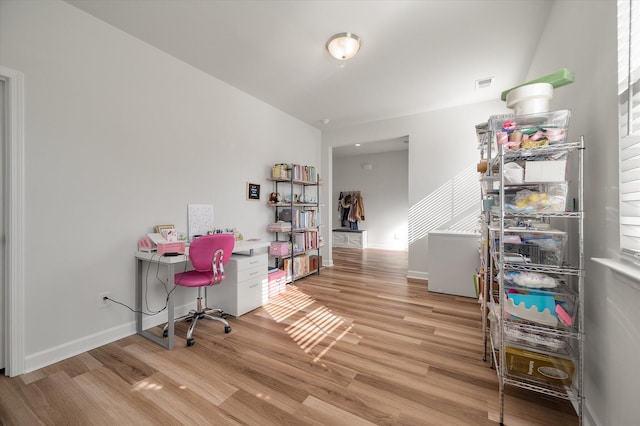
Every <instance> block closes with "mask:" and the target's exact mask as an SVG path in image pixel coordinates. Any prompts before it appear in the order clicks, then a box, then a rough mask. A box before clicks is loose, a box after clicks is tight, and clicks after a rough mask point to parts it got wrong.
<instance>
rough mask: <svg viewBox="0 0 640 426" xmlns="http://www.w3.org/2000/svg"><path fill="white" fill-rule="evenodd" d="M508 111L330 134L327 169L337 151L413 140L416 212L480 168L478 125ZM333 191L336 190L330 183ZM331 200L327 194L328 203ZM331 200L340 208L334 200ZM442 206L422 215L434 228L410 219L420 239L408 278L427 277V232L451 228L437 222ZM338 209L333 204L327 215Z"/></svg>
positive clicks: (465, 110)
mask: <svg viewBox="0 0 640 426" xmlns="http://www.w3.org/2000/svg"><path fill="white" fill-rule="evenodd" d="M506 112H508V111H507V110H506V109H505V105H504V102H501V101H499V100H498V101H489V102H482V103H478V104H474V105H465V106H461V107H457V108H450V109H446V110H439V111H432V112H427V113H423V114H416V115H412V116H406V117H401V118H396V119H390V120H382V121H377V122H373V123H367V124H363V125H359V126H352V127H347V128H342V129H336V130H333V131H325V132H323V134H322V144H323V150H322V167H323V169H324V170H327V169H328V168H329V167H330V166H331V161H332V159H331V156H330V152H331V149H332V148H333V147H339V146H344V145H348V144H353V143H358V142H368V141H375V140H382V139H391V138H398V137H402V136H406V135H409V163H408V164H409V204H408V206H409V209H412V208H415V207H416V206H420V205H421V204H422V203H425V201H429V200H431V199H432V198H433V197H434V194H436V193H437V192H438V190H439V189H441V188H442V187H443V186H446V185H448V184H450V183H451V181H452V180H453V179H454V177H456V176H457V175H459V174H460V173H464V172H465V171H469V169H470V168H473V169H475V165H476V163H477V162H478V156H479V153H478V151H477V149H476V147H477V137H476V134H475V125H476V124H478V123H481V122H484V121H486V120H487V118H488V117H489V116H490V115H493V114H502V113H506ZM396 172H398V170H396ZM328 186H329V188H331V184H329V185H328ZM478 193H479V192H478ZM327 196H328V194H325V195H324V198H323V199H325V200H326V199H327ZM330 201H332V202H333V203H335V201H333V197H331V200H330ZM439 207H440V206H439V205H438V204H437V203H436V204H432V205H430V207H429V208H427V209H424V210H421V215H422V217H421V218H420V220H425V221H427V222H429V223H427V224H420V226H419V227H416V226H414V227H413V228H412V226H413V224H412V218H411V217H409V221H408V222H409V223H408V225H409V228H410V234H411V233H412V232H411V229H413V230H414V233H415V234H416V235H414V238H412V236H411V235H410V237H409V271H408V275H409V277H412V278H420V279H427V278H428V270H427V256H428V244H427V235H426V232H427V231H428V230H430V229H429V227H432V228H431V229H438V228H439V226H440V225H444V224H448V223H451V220H450V219H448V218H446V217H445V218H443V219H442V220H439V219H438V216H439V215H440V212H439ZM478 208H479V200H478ZM334 210H335V209H334V207H333V205H331V206H330V208H328V209H326V210H325V212H326V211H330V212H333V211H334ZM329 219H335V218H334V217H331V218H329V217H323V221H324V222H323V223H329ZM334 227H335V226H334ZM323 255H324V256H325V257H326V258H329V259H330V258H331V252H330V247H325V248H324V254H323Z"/></svg>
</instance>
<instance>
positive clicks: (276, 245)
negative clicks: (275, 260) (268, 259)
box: [269, 241, 291, 256]
mask: <svg viewBox="0 0 640 426" xmlns="http://www.w3.org/2000/svg"><path fill="white" fill-rule="evenodd" d="M269 254H271V255H272V256H287V255H289V254H291V253H290V252H289V243H288V242H285V241H272V242H271V247H269Z"/></svg>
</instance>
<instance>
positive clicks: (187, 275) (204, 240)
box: [162, 234, 234, 346]
mask: <svg viewBox="0 0 640 426" xmlns="http://www.w3.org/2000/svg"><path fill="white" fill-rule="evenodd" d="M233 245H234V237H233V235H232V234H214V235H205V236H203V237H200V238H197V239H195V240H193V242H192V243H191V245H190V246H189V260H191V264H192V265H193V270H192V271H187V272H183V273H180V274H176V275H175V283H176V285H180V286H183V287H198V300H197V306H196V309H195V310H191V311H189V313H188V314H187V315H185V316H183V317H180V318H176V320H175V321H174V322H179V321H191V325H190V326H189V330H188V331H187V346H192V345H193V344H194V343H195V340H194V339H193V337H191V336H192V334H193V329H194V328H195V326H196V323H197V322H198V320H199V319H203V318H208V319H211V320H215V321H220V322H222V323H223V324H224V332H225V333H229V332H231V327H230V326H229V323H228V322H227V320H226V314H225V313H224V312H223V311H222V309H212V308H207V307H206V303H207V287H209V286H211V285H216V284H220V282H221V281H222V280H223V279H224V265H226V264H227V262H228V261H229V258H230V257H231V252H232V251H233ZM202 287H205V289H204V304H203V303H202ZM214 312H217V313H218V314H219V315H220V316H213V315H211V314H212V313H214ZM168 327H169V324H167V325H165V326H164V330H163V332H162V334H163V336H165V337H166V336H167V334H168Z"/></svg>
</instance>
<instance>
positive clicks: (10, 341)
mask: <svg viewBox="0 0 640 426" xmlns="http://www.w3.org/2000/svg"><path fill="white" fill-rule="evenodd" d="M0 78H1V79H2V80H4V82H5V97H6V104H5V106H6V112H5V114H6V117H5V118H6V127H7V128H6V132H5V137H6V140H5V145H6V149H5V153H6V157H5V159H4V161H5V164H4V166H5V176H6V183H5V188H6V192H5V201H6V206H5V223H4V224H2V225H3V226H4V227H5V235H6V245H5V272H4V275H3V277H2V280H3V281H4V282H3V284H4V286H3V287H4V289H3V290H4V294H5V297H4V321H3V323H4V324H3V326H4V327H5V334H4V336H5V341H4V344H5V347H4V351H5V375H7V376H10V377H13V376H18V375H20V374H24V373H25V322H24V318H25V309H24V308H25V288H24V287H25V285H24V283H25V276H24V261H25V256H24V237H25V227H24V205H25V191H24V189H25V167H24V163H25V144H24V136H25V129H24V127H25V122H24V74H23V73H21V72H19V71H16V70H13V69H10V68H7V67H3V66H0Z"/></svg>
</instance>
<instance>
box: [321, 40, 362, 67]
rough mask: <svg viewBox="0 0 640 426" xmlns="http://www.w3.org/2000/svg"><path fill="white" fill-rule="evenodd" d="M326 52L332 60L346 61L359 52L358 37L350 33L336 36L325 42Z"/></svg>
mask: <svg viewBox="0 0 640 426" xmlns="http://www.w3.org/2000/svg"><path fill="white" fill-rule="evenodd" d="M327 50H328V51H329V53H331V56H333V57H334V58H336V59H340V60H341V61H346V60H347V59H351V58H353V57H354V56H356V53H358V50H360V37H358V36H357V35H355V34H352V33H340V34H336V35H334V36H333V37H331V38H330V39H329V41H327Z"/></svg>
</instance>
